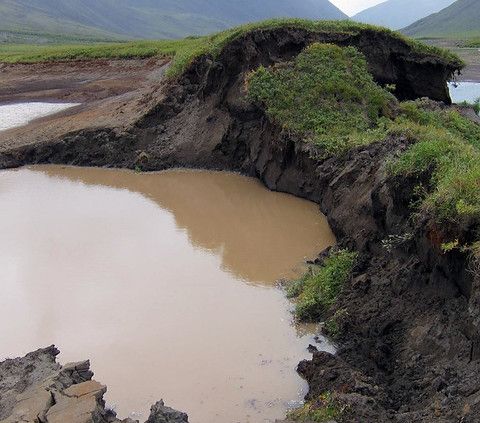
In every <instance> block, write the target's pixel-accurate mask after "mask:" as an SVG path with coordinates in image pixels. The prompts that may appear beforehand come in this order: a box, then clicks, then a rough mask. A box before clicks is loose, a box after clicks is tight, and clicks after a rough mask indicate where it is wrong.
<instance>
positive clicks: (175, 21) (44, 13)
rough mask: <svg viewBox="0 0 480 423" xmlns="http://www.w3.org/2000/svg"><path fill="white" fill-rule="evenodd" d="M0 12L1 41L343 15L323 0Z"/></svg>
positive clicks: (167, 33) (5, 5) (24, 4)
mask: <svg viewBox="0 0 480 423" xmlns="http://www.w3.org/2000/svg"><path fill="white" fill-rule="evenodd" d="M0 16H1V18H0V41H1V40H2V32H3V34H6V33H9V34H10V39H12V38H13V39H15V36H14V35H15V34H16V37H17V38H20V39H22V36H21V35H18V34H25V33H29V34H40V36H41V35H42V34H48V35H49V37H50V38H51V37H54V36H55V35H57V36H58V35H60V34H61V35H62V36H64V35H65V36H67V37H70V38H72V37H74V38H75V37H77V38H85V37H91V38H96V39H120V38H123V39H126V38H144V39H145V38H148V39H154V38H180V37H185V36H187V35H205V34H208V33H211V32H215V31H218V30H223V29H226V28H229V27H232V26H235V25H239V24H243V23H246V22H251V21H259V20H263V19H267V18H273V17H298V18H310V19H345V18H346V15H344V14H343V13H342V12H341V11H340V10H339V9H337V8H336V7H335V6H333V4H331V3H330V2H329V1H328V0H296V1H294V2H293V1H291V0H263V1H262V2H258V1H257V0H236V1H234V2H232V1H226V0H0ZM12 34H14V35H12ZM43 36H44V37H45V35H43ZM49 37H47V38H49ZM7 38H8V37H7V36H6V35H4V36H3V39H4V40H6V39H7Z"/></svg>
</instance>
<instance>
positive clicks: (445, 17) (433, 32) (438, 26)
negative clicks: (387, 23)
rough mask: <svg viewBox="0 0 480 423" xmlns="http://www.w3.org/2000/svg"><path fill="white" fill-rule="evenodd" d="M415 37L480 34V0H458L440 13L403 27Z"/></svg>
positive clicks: (460, 36) (461, 36) (405, 31)
mask: <svg viewBox="0 0 480 423" xmlns="http://www.w3.org/2000/svg"><path fill="white" fill-rule="evenodd" d="M402 32H404V33H405V34H407V35H411V36H415V37H449V36H450V37H459V38H463V37H470V36H479V35H480V0H457V1H456V2H455V3H453V4H452V5H451V6H449V7H447V8H446V9H443V10H442V11H440V12H439V13H435V14H433V15H430V16H428V17H426V18H424V19H421V20H419V21H418V22H415V23H414V24H412V25H410V26H408V27H407V28H405V29H403V30H402Z"/></svg>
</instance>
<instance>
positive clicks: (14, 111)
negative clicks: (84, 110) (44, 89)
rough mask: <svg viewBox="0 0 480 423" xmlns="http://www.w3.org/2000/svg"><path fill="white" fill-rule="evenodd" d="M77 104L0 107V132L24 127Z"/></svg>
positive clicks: (17, 104)
mask: <svg viewBox="0 0 480 423" xmlns="http://www.w3.org/2000/svg"><path fill="white" fill-rule="evenodd" d="M78 105H79V103H45V102H28V103H13V104H4V105H0V131H5V130H7V129H11V128H16V127H19V126H23V125H26V124H27V123H29V122H31V121H32V120H34V119H38V118H41V117H45V116H49V115H52V114H54V113H58V112H61V111H63V110H67V109H70V108H71V107H75V106H78Z"/></svg>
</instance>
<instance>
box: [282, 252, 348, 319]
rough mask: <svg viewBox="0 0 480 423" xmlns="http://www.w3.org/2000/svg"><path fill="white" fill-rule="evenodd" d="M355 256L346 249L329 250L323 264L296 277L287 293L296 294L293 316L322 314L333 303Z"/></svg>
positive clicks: (291, 296) (301, 317) (318, 316)
mask: <svg viewBox="0 0 480 423" xmlns="http://www.w3.org/2000/svg"><path fill="white" fill-rule="evenodd" d="M356 260H357V253H354V252H351V251H348V250H339V251H336V252H332V253H330V256H329V257H328V258H327V259H326V260H325V263H324V264H323V265H322V266H319V267H311V268H310V269H309V270H308V271H307V272H306V273H305V274H304V275H303V277H302V278H301V279H299V280H298V281H295V282H294V283H293V284H292V287H291V288H290V289H289V290H288V292H287V294H288V295H289V297H290V298H296V306H295V315H296V317H297V318H298V319H299V320H303V321H315V320H318V319H319V318H321V317H322V315H324V314H325V313H326V312H327V311H328V310H329V309H330V307H331V306H332V305H333V304H334V303H335V301H336V299H337V297H338V295H339V294H340V291H341V290H342V287H343V285H344V284H345V283H346V282H347V280H348V279H349V278H350V276H351V273H352V270H353V267H354V265H355V262H356Z"/></svg>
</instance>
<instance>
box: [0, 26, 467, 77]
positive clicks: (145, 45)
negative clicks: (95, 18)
mask: <svg viewBox="0 0 480 423" xmlns="http://www.w3.org/2000/svg"><path fill="white" fill-rule="evenodd" d="M276 28H301V29H306V30H309V31H312V32H333V31H335V32H345V33H350V34H357V33H359V32H360V31H362V30H371V31H377V32H382V33H386V34H388V35H389V36H391V37H394V38H396V39H401V40H403V41H404V42H405V43H407V44H408V45H410V46H411V48H412V50H413V51H414V52H417V53H419V54H426V55H432V56H436V57H438V58H440V59H443V60H446V61H449V62H452V63H455V64H461V61H460V59H459V58H458V57H457V56H455V55H453V54H451V53H449V52H448V51H447V50H443V49H440V48H437V47H432V46H427V45H426V44H423V43H420V42H418V41H414V40H411V39H409V38H406V37H404V36H402V35H401V34H399V33H397V32H393V31H390V30H388V29H385V28H381V27H375V26H371V25H366V24H360V23H356V22H351V21H310V20H304V19H272V20H267V21H263V22H259V23H252V24H247V25H242V26H238V27H236V28H232V29H229V30H226V31H223V32H220V33H217V34H214V35H210V36H204V37H189V38H185V39H181V40H158V41H132V42H124V43H100V44H98V43H97V44H85V45H79V44H77V45H57V46H37V45H18V44H17V45H15V44H13V45H9V44H4V45H0V62H9V63H15V62H25V63H32V62H43V61H59V60H80V59H97V58H145V57H153V56H163V57H171V58H172V59H173V61H172V66H171V68H170V71H169V72H170V76H176V75H179V74H180V73H181V72H182V71H184V70H185V68H186V67H187V66H188V65H189V64H190V63H191V62H192V60H194V58H195V57H198V56H200V55H202V54H211V55H213V56H216V55H218V54H219V53H220V51H221V50H222V49H223V48H224V47H225V45H227V44H228V43H229V42H231V41H233V40H235V39H236V38H239V37H241V36H243V35H245V34H247V33H248V32H251V31H255V30H271V29H276Z"/></svg>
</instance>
